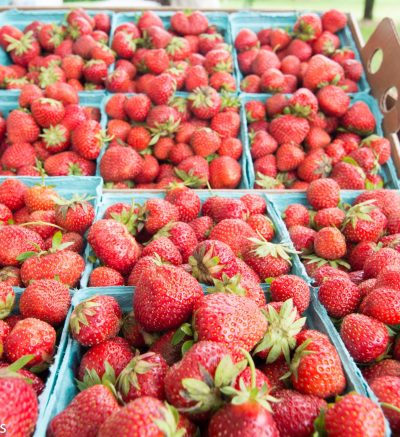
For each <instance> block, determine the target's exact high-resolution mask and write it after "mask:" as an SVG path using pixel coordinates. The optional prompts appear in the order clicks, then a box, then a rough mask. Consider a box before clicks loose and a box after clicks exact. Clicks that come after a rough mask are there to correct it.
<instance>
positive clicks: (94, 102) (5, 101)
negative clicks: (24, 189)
mask: <svg viewBox="0 0 400 437" xmlns="http://www.w3.org/2000/svg"><path fill="white" fill-rule="evenodd" d="M19 95H20V90H11V91H4V90H3V91H1V90H0V111H1V113H2V114H3V117H5V118H6V117H7V116H8V113H9V112H10V111H12V110H13V109H16V108H18V107H19V103H18V98H19ZM103 97H104V93H90V92H84V93H80V94H79V104H80V105H82V106H90V107H93V108H97V109H99V111H100V114H101V118H100V125H101V127H102V129H105V128H106V125H107V121H106V113H105V111H104V106H103V104H102V103H103ZM243 139H244V137H243ZM102 153H104V150H102ZM96 161H97V162H96V168H98V164H99V162H100V157H98V158H97V160H96ZM243 172H244V171H243ZM10 177H11V176H10ZM16 177H18V178H22V176H16ZM88 177H94V176H60V177H58V176H55V177H51V180H53V179H55V178H59V179H60V181H61V180H63V181H64V182H65V181H67V180H72V179H75V178H78V179H81V180H82V181H83V180H86V179H87V178H88ZM33 178H35V176H33ZM39 178H40V177H39V176H37V177H36V180H38V179H39ZM97 179H99V178H97ZM66 186H68V183H66Z"/></svg>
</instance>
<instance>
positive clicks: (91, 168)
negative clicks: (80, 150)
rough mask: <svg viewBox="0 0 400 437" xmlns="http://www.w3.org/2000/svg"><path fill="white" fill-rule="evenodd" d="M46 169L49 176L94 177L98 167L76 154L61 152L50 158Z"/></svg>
mask: <svg viewBox="0 0 400 437" xmlns="http://www.w3.org/2000/svg"><path fill="white" fill-rule="evenodd" d="M44 169H45V171H46V173H47V174H48V175H49V176H93V175H94V174H95V171H96V165H95V163H93V162H92V161H89V160H87V159H85V158H82V157H81V156H79V155H78V154H76V153H75V152H68V151H67V152H61V153H57V154H56V155H53V156H50V157H48V158H47V159H46V160H45V162H44Z"/></svg>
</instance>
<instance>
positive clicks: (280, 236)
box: [81, 190, 309, 288]
mask: <svg viewBox="0 0 400 437" xmlns="http://www.w3.org/2000/svg"><path fill="white" fill-rule="evenodd" d="M196 192H197V194H198V195H199V197H200V200H201V202H204V201H205V200H206V199H208V198H209V197H212V196H220V197H229V198H235V199H238V198H240V197H241V196H243V195H244V194H246V192H245V191H232V190H216V191H212V192H211V193H210V192H209V191H207V190H199V191H196ZM248 192H249V191H247V193H248ZM260 194H261V193H260ZM261 195H262V194H261ZM164 197H165V191H158V192H154V193H148V192H144V191H136V192H134V193H132V192H125V193H121V192H120V193H105V194H104V195H103V198H102V201H101V203H100V204H99V206H98V208H97V213H96V218H95V220H96V221H97V220H101V219H102V218H103V215H104V212H105V211H106V209H107V208H108V207H109V206H111V205H114V204H115V203H119V202H123V203H128V204H132V202H135V203H138V204H140V205H143V204H144V203H145V202H146V200H148V199H151V198H161V199H163V198H164ZM265 199H266V202H267V212H268V217H269V218H270V219H271V221H272V223H273V225H274V227H275V238H274V240H273V241H274V242H275V243H277V242H279V243H290V238H289V234H288V232H287V230H286V227H285V224H284V223H283V221H282V219H281V218H280V216H279V215H278V214H277V212H276V209H275V208H274V207H273V206H272V204H271V202H270V200H269V199H268V198H267V197H265ZM290 245H291V243H290ZM292 248H293V247H292ZM91 255H93V254H92V251H91V247H90V246H87V247H86V251H85V259H86V260H87V265H86V269H85V272H84V274H83V276H82V279H81V288H84V287H87V286H88V283H89V277H90V274H91V272H92V270H93V268H95V264H92V263H91V262H90V258H91ZM292 273H293V274H295V275H298V276H301V277H302V278H303V279H305V280H309V278H308V276H307V274H306V271H305V269H304V266H303V264H302V263H301V261H300V259H299V257H298V256H297V254H293V255H292Z"/></svg>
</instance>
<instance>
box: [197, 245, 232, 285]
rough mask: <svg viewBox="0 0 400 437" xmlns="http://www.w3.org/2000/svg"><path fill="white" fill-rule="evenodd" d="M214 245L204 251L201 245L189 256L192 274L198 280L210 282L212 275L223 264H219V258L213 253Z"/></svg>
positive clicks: (220, 268) (221, 267)
mask: <svg viewBox="0 0 400 437" xmlns="http://www.w3.org/2000/svg"><path fill="white" fill-rule="evenodd" d="M213 253H214V246H213V245H212V246H211V247H210V248H209V249H208V250H207V252H206V248H205V247H204V246H203V247H201V249H200V250H199V251H198V252H196V253H195V254H194V255H192V256H190V257H189V264H190V266H191V268H192V275H193V276H194V277H195V278H196V279H197V280H198V281H200V282H203V283H205V284H212V282H213V277H214V276H216V275H217V274H218V273H219V272H221V271H222V270H223V269H224V267H225V265H224V264H220V259H219V257H218V256H217V255H214V254H213Z"/></svg>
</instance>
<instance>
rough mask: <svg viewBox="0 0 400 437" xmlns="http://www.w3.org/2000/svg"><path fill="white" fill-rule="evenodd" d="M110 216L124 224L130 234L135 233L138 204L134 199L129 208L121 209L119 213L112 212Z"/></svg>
mask: <svg viewBox="0 0 400 437" xmlns="http://www.w3.org/2000/svg"><path fill="white" fill-rule="evenodd" d="M111 217H112V218H113V219H114V220H116V221H117V222H120V223H122V224H124V225H125V226H126V227H127V229H128V231H129V233H130V234H132V235H136V234H137V232H138V227H139V224H140V214H139V205H137V204H136V203H135V202H134V201H132V204H131V207H130V209H129V210H126V209H123V210H122V211H121V212H120V213H116V212H112V213H111Z"/></svg>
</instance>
